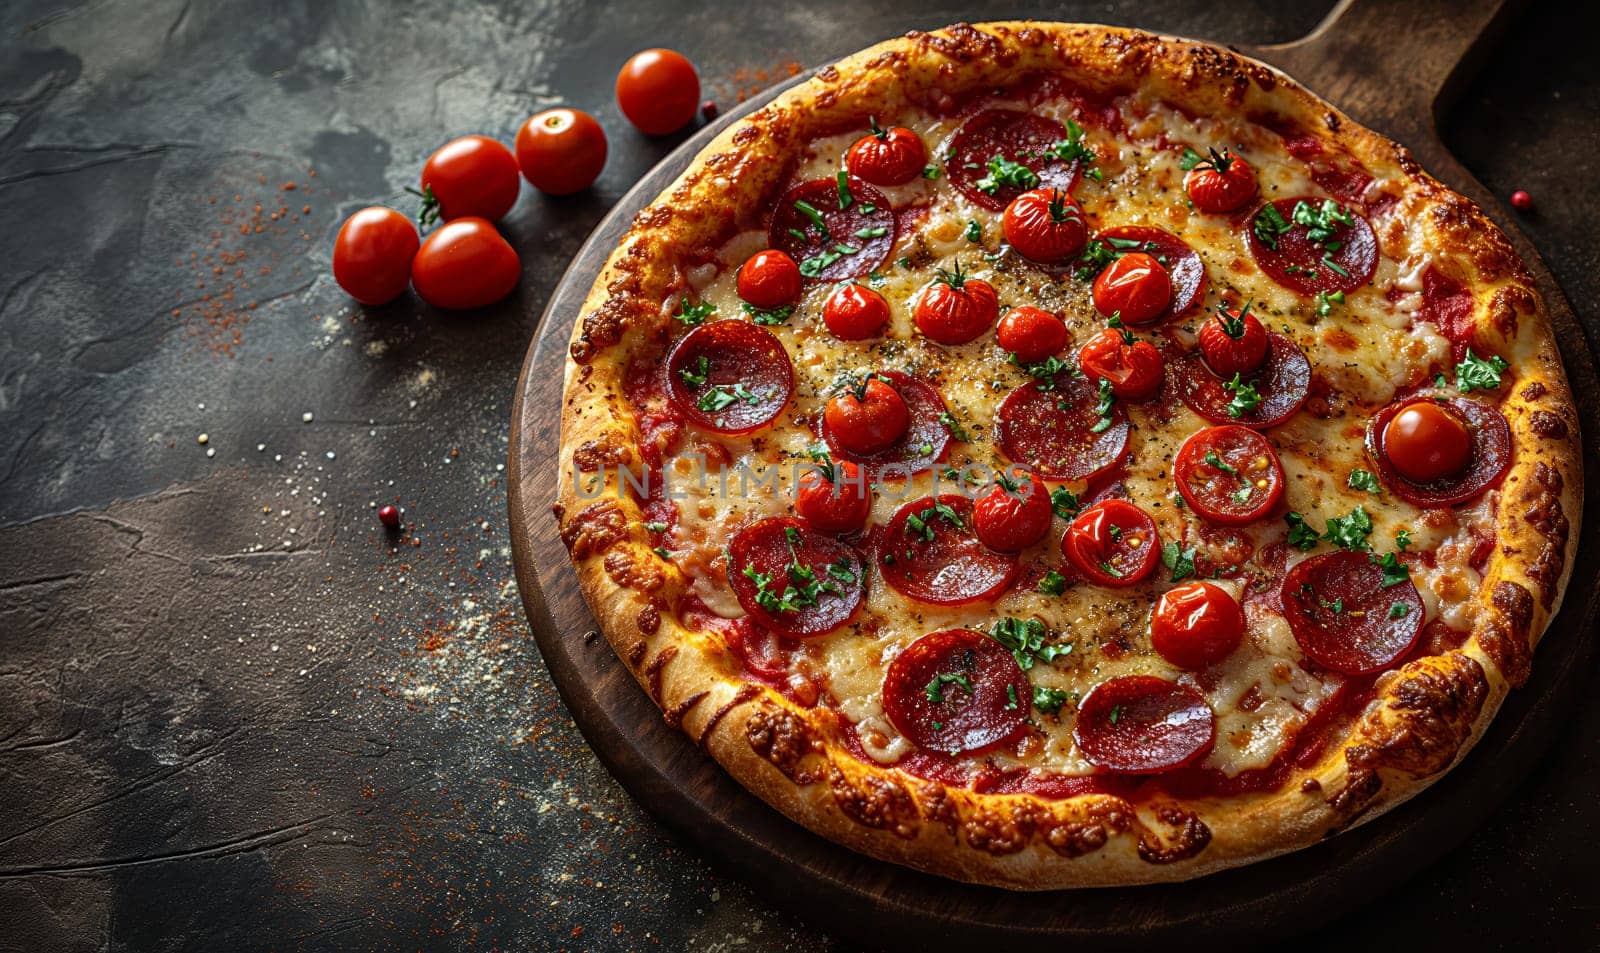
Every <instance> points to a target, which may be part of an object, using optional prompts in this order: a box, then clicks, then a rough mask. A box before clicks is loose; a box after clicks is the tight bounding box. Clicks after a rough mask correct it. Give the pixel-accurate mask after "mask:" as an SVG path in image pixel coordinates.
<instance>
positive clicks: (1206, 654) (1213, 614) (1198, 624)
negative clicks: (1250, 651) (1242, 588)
mask: <svg viewBox="0 0 1600 953" xmlns="http://www.w3.org/2000/svg"><path fill="white" fill-rule="evenodd" d="M1243 638H1244V610H1243V609H1240V608H1239V603H1238V600H1236V599H1234V598H1233V596H1232V595H1230V594H1229V593H1228V590H1226V589H1224V588H1222V587H1221V586H1217V585H1213V584H1211V583H1209V582H1186V583H1183V584H1182V585H1179V586H1174V587H1172V588H1171V589H1168V590H1167V591H1166V592H1164V593H1162V594H1161V598H1160V600H1159V601H1157V602H1156V608H1155V612H1154V613H1152V614H1151V616H1150V644H1151V645H1152V646H1154V648H1155V650H1156V651H1157V652H1160V653H1161V657H1162V658H1164V659H1166V660H1167V661H1169V662H1171V663H1172V664H1173V665H1176V666H1178V667H1179V668H1185V669H1189V670H1190V671H1195V670H1198V669H1202V668H1205V667H1206V666H1208V665H1215V664H1216V663H1218V662H1220V661H1222V660H1223V659H1225V658H1227V657H1228V656H1229V655H1231V654H1233V650H1234V649H1236V648H1238V647H1239V642H1240V641H1241V640H1243Z"/></svg>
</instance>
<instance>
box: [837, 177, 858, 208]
mask: <svg viewBox="0 0 1600 953" xmlns="http://www.w3.org/2000/svg"><path fill="white" fill-rule="evenodd" d="M854 201H855V199H854V198H853V197H852V196H851V195H850V173H848V172H846V171H845V170H843V169H840V170H839V211H841V212H842V211H844V210H845V209H847V208H849V207H850V203H851V202H854Z"/></svg>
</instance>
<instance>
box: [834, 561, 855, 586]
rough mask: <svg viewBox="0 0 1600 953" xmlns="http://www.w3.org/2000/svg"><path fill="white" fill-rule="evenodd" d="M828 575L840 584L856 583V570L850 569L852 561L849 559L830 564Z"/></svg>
mask: <svg viewBox="0 0 1600 953" xmlns="http://www.w3.org/2000/svg"><path fill="white" fill-rule="evenodd" d="M828 575H830V576H832V577H833V578H835V579H837V580H839V581H840V582H847V583H853V582H855V581H856V573H855V570H854V569H851V568H850V560H848V559H840V560H837V561H835V562H831V563H829V564H828Z"/></svg>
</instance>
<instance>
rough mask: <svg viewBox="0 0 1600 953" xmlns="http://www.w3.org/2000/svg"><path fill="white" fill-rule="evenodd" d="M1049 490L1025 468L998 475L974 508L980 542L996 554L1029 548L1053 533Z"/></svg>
mask: <svg viewBox="0 0 1600 953" xmlns="http://www.w3.org/2000/svg"><path fill="white" fill-rule="evenodd" d="M1051 514H1052V510H1051V508H1050V490H1049V488H1048V487H1046V486H1045V485H1044V483H1043V482H1042V481H1040V480H1039V478H1038V477H1036V476H1034V475H1032V474H1030V473H1028V472H1027V471H1026V470H1021V469H1014V470H1012V472H1011V473H1010V474H1009V475H1008V474H1003V473H1002V474H1000V475H998V476H996V477H995V482H994V485H993V486H991V487H990V488H989V491H988V492H987V493H985V494H984V495H983V496H981V497H979V498H978V502H977V503H975V504H973V507H972V528H973V531H974V532H976V533H977V534H978V541H979V542H981V543H983V545H985V546H987V547H989V548H990V549H992V550H994V551H995V552H997V553H1015V552H1020V551H1021V550H1024V549H1027V548H1028V547H1029V546H1032V545H1033V544H1034V543H1037V542H1038V541H1039V540H1041V539H1044V537H1045V534H1046V533H1048V532H1050V517H1051Z"/></svg>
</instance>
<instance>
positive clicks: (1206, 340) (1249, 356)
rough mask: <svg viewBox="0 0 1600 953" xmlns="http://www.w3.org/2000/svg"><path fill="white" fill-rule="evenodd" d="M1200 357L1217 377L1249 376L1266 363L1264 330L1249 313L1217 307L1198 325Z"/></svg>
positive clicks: (1246, 305)
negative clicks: (1202, 357) (1203, 358)
mask: <svg viewBox="0 0 1600 953" xmlns="http://www.w3.org/2000/svg"><path fill="white" fill-rule="evenodd" d="M1199 338H1200V353H1201V355H1203V356H1204V357H1205V359H1206V366H1208V367H1210V368H1211V370H1212V372H1213V373H1215V374H1216V375H1217V376H1218V377H1232V376H1233V375H1234V374H1251V373H1254V372H1255V370H1256V368H1258V367H1260V366H1261V364H1262V362H1263V361H1265V360H1266V359H1267V329H1266V328H1265V327H1263V326H1262V324H1261V321H1260V320H1259V319H1258V318H1257V317H1256V316H1255V315H1253V314H1251V313H1250V305H1249V303H1246V304H1245V306H1244V307H1243V308H1239V309H1234V308H1230V307H1228V306H1227V305H1218V306H1217V310H1216V312H1215V313H1214V314H1212V315H1210V316H1209V317H1207V318H1206V320H1205V322H1204V323H1202V324H1201V325H1200V334H1199Z"/></svg>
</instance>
